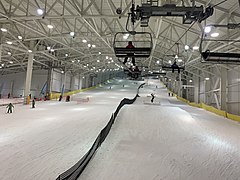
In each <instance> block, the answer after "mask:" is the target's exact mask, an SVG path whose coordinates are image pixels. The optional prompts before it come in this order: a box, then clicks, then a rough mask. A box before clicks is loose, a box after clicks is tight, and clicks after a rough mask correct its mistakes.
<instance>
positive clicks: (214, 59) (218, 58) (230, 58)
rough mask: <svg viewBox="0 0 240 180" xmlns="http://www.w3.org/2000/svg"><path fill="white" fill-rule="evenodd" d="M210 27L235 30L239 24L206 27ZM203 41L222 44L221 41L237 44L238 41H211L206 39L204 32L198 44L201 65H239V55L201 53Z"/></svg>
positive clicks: (239, 26) (208, 51)
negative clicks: (207, 63)
mask: <svg viewBox="0 0 240 180" xmlns="http://www.w3.org/2000/svg"><path fill="white" fill-rule="evenodd" d="M208 26H211V27H218V28H227V29H237V28H240V23H238V24H231V23H229V24H226V25H220V24H212V25H208ZM204 41H218V42H223V41H227V42H239V40H234V39H233V40H229V39H228V40H226V39H224V40H221V39H218V40H212V39H206V34H205V32H203V33H202V37H201V43H200V48H199V51H200V54H201V56H202V60H201V62H202V63H206V62H209V63H217V64H240V53H229V52H227V53H224V52H212V51H210V50H209V49H208V50H206V51H205V52H202V49H203V47H202V46H203V42H204Z"/></svg>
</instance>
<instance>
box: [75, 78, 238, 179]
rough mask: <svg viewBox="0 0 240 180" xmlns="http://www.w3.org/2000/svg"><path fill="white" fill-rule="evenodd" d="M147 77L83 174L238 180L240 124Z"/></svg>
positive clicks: (136, 177)
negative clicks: (153, 98)
mask: <svg viewBox="0 0 240 180" xmlns="http://www.w3.org/2000/svg"><path fill="white" fill-rule="evenodd" d="M148 83H149V85H150V86H144V89H141V91H140V96H141V98H139V99H137V101H136V102H135V103H134V104H133V105H130V106H124V107H123V109H122V110H121V111H120V113H119V116H118V117H117V119H116V121H115V123H114V125H113V127H112V130H111V131H110V133H109V135H108V137H107V138H106V140H105V142H104V143H103V144H102V146H101V147H100V148H99V150H98V151H97V152H96V155H95V156H94V158H93V159H92V160H91V161H90V163H89V165H88V166H87V168H86V169H85V171H84V172H83V174H82V175H81V176H80V177H79V180H96V179H97V180H107V179H108V180H163V179H164V180H239V179H240V152H239V149H240V140H239V137H240V126H239V124H238V123H236V122H233V121H231V120H228V119H224V118H222V117H220V116H217V115H215V114H212V113H209V112H207V111H205V110H202V109H199V108H194V107H190V106H188V105H185V104H183V103H181V102H180V101H178V100H176V98H175V97H168V93H167V90H166V89H165V88H163V87H160V83H157V85H158V89H156V83H154V81H152V82H148ZM151 93H155V94H156V95H157V99H156V101H155V103H154V104H153V105H149V102H150V97H147V96H149V95H150V94H151ZM159 102H160V104H159Z"/></svg>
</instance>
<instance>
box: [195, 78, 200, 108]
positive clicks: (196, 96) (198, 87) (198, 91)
mask: <svg viewBox="0 0 240 180" xmlns="http://www.w3.org/2000/svg"><path fill="white" fill-rule="evenodd" d="M199 93H200V77H197V76H196V77H195V78H194V102H195V103H197V104H198V103H199Z"/></svg>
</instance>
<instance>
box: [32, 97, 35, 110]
mask: <svg viewBox="0 0 240 180" xmlns="http://www.w3.org/2000/svg"><path fill="white" fill-rule="evenodd" d="M32 108H35V100H34V99H33V100H32Z"/></svg>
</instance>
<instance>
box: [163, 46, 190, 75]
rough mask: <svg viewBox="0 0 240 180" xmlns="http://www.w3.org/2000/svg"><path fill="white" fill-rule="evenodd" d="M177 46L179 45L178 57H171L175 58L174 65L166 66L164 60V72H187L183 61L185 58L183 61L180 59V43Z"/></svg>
mask: <svg viewBox="0 0 240 180" xmlns="http://www.w3.org/2000/svg"><path fill="white" fill-rule="evenodd" d="M176 45H177V54H176V55H170V56H171V57H174V61H173V63H172V64H171V65H166V63H165V62H164V60H163V59H162V70H165V71H172V73H174V72H175V70H176V71H177V72H178V73H180V72H182V71H184V70H185V64H184V60H183V59H182V58H183V57H181V61H180V58H179V43H176ZM166 56H169V55H166ZM171 62H172V61H171Z"/></svg>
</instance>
